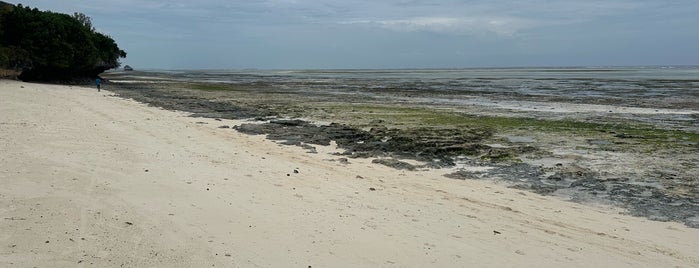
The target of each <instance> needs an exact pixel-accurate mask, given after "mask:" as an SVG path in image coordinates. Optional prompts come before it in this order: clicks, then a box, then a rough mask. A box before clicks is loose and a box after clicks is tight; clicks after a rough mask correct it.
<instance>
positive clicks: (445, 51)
mask: <svg viewBox="0 0 699 268" xmlns="http://www.w3.org/2000/svg"><path fill="white" fill-rule="evenodd" d="M4 1H6V2H10V3H13V4H18V3H21V4H23V5H24V6H30V7H36V8H38V9H40V10H51V11H54V12H60V13H68V14H72V13H73V12H81V13H84V14H86V15H88V16H90V17H91V18H92V23H93V26H95V28H96V29H97V31H99V32H102V33H105V34H107V35H109V36H111V37H112V38H114V39H115V40H116V42H117V43H118V44H119V46H120V47H121V48H122V49H124V50H125V51H126V52H127V53H128V56H127V58H126V59H123V60H122V63H123V64H128V65H131V66H132V67H134V68H136V69H139V68H140V69H146V68H148V69H247V68H257V69H321V68H330V69H355V68H470V67H537V66H638V65H699V49H698V48H699V15H697V14H699V1H697V0H578V1H574V0H461V1H457V0H387V1H381V0H326V1H321V0H263V1H251V0H197V1H192V0H168V1H164V0H28V1H12V0H9V1H8V0H4Z"/></svg>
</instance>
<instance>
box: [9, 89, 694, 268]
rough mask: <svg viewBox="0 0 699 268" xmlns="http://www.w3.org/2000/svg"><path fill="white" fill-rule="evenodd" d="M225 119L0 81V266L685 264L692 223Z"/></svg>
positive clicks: (689, 259)
mask: <svg viewBox="0 0 699 268" xmlns="http://www.w3.org/2000/svg"><path fill="white" fill-rule="evenodd" d="M240 123H241V122H238V121H229V120H222V121H219V120H214V119H208V118H193V117H189V116H188V114H186V113H183V112H175V111H166V110H162V109H158V108H154V107H149V106H147V105H144V104H141V103H137V102H134V101H131V100H126V99H122V98H119V97H116V96H114V95H113V94H111V93H110V92H109V91H105V90H103V91H102V92H99V93H98V92H97V91H96V90H95V89H92V88H84V87H70V86H57V85H42V84H28V83H22V82H16V81H7V80H0V185H1V187H0V266H2V267H15V266H16V267H32V266H37V267H43V266H50V267H80V266H94V267H119V266H124V267H143V266H148V267H211V266H216V267H258V266H264V267H594V266H600V267H698V266H699V253H697V250H696V249H697V248H699V229H692V228H688V227H686V226H684V225H681V224H679V223H674V222H657V221H649V220H647V219H643V218H635V217H631V216H627V215H623V214H621V212H622V211H620V210H618V209H615V208H610V207H604V206H586V205H581V204H576V203H571V202H565V201H561V200H558V199H556V198H555V197H546V196H540V195H537V194H534V193H530V192H524V191H521V190H516V189H510V188H506V187H504V186H501V185H497V184H493V183H491V182H486V181H474V180H466V181H464V180H454V179H448V178H445V177H443V176H442V175H443V174H444V173H448V172H449V171H448V170H429V171H414V172H408V171H397V170H395V169H391V168H388V167H385V166H381V165H376V164H371V159H349V160H348V161H346V160H345V159H340V158H341V156H336V155H332V154H331V153H332V152H333V151H334V150H335V149H334V148H332V147H327V148H324V147H320V148H317V150H318V153H307V152H306V151H307V150H304V149H302V148H300V147H294V146H283V145H279V144H277V143H274V142H272V141H268V140H266V139H265V138H264V137H262V136H249V135H245V134H240V133H238V132H236V131H234V130H231V129H229V128H225V127H224V126H228V127H231V126H233V125H236V124H240Z"/></svg>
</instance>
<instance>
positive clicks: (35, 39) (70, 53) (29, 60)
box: [0, 5, 126, 80]
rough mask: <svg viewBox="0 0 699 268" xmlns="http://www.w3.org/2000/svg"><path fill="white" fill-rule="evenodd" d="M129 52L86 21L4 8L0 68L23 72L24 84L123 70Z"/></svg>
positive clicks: (77, 15) (0, 14)
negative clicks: (28, 81) (117, 69)
mask: <svg viewBox="0 0 699 268" xmlns="http://www.w3.org/2000/svg"><path fill="white" fill-rule="evenodd" d="M123 57H126V52H124V51H123V50H121V49H119V47H118V46H117V44H116V42H114V40H113V39H112V38H110V37H108V36H106V35H104V34H101V33H98V32H95V29H94V28H93V27H92V22H91V20H90V18H89V17H88V16H86V15H85V14H81V13H75V14H74V15H73V16H70V15H67V14H60V13H53V12H49V11H39V10H38V9H36V8H34V9H32V8H29V7H23V6H22V5H17V6H15V7H12V9H11V10H10V11H8V10H7V8H6V6H0V68H8V69H15V70H22V71H23V72H22V75H21V76H20V78H22V79H23V80H64V79H71V78H76V77H93V76H96V75H97V74H99V73H101V72H103V71H105V70H107V69H111V68H116V67H118V66H119V58H123Z"/></svg>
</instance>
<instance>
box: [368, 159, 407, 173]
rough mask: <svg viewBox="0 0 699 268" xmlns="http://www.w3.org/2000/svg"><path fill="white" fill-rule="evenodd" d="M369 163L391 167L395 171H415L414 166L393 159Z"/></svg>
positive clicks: (376, 160) (375, 160)
mask: <svg viewBox="0 0 699 268" xmlns="http://www.w3.org/2000/svg"><path fill="white" fill-rule="evenodd" d="M371 163H374V164H382V165H384V166H388V167H392V168H395V169H405V170H410V171H413V170H415V166H413V165H411V164H408V163H406V162H403V161H399V160H396V159H393V158H390V159H374V160H372V161H371Z"/></svg>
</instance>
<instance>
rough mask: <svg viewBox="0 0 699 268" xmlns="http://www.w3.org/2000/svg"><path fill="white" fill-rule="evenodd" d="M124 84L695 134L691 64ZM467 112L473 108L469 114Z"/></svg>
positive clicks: (236, 74) (276, 73) (210, 73)
mask: <svg viewBox="0 0 699 268" xmlns="http://www.w3.org/2000/svg"><path fill="white" fill-rule="evenodd" d="M120 79H128V80H130V81H132V82H134V81H136V82H139V81H140V82H157V83H163V82H187V83H222V84H237V85H250V86H253V87H259V88H272V89H276V90H281V91H288V92H307V93H308V94H317V93H323V94H329V95H332V94H333V93H337V94H345V95H346V94H356V95H364V96H367V98H368V99H375V100H379V101H383V102H392V101H396V102H400V103H414V104H423V105H432V106H440V105H442V106H448V107H449V108H454V109H457V110H458V109H462V108H463V109H466V107H470V108H469V110H468V111H465V112H469V113H473V112H475V113H482V114H487V115H507V116H528V117H537V118H546V119H565V118H573V119H581V120H590V121H593V120H599V119H600V118H606V119H610V120H634V121H638V122H642V123H647V124H651V125H655V126H658V127H663V128H671V129H681V130H685V131H692V132H699V122H698V121H699V66H686V67H576V68H481V69H406V70H402V69H401V70H149V71H147V72H145V73H143V72H132V73H122V74H121V76H120ZM472 107H480V108H479V109H475V110H474V109H473V108H472Z"/></svg>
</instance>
